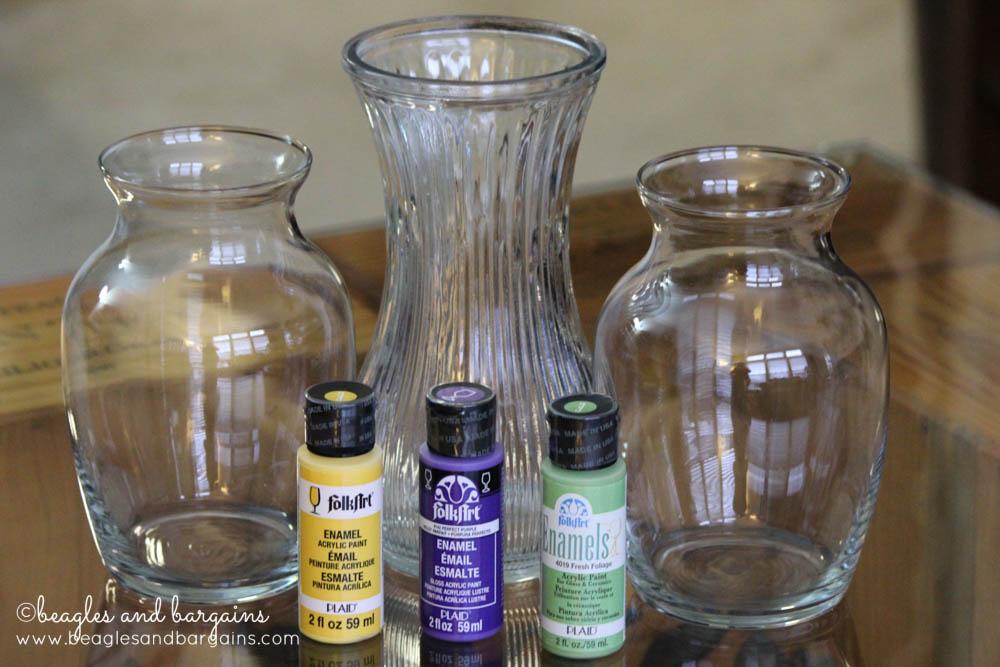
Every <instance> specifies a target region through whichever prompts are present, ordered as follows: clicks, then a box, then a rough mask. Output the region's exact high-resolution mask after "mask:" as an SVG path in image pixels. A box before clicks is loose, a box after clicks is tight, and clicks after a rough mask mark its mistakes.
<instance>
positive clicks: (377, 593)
mask: <svg viewBox="0 0 1000 667" xmlns="http://www.w3.org/2000/svg"><path fill="white" fill-rule="evenodd" d="M305 414H306V444H305V445H303V446H302V447H300V448H299V455H298V504H299V511H298V522H299V526H298V529H299V630H300V631H301V632H302V634H304V635H305V636H307V637H309V638H310V639H315V640H316V641H320V642H325V643H328V644H349V643H353V642H357V641H361V640H364V639H368V638H369V637H373V636H375V635H377V634H378V633H379V632H380V631H381V630H382V448H381V447H378V446H377V445H376V444H375V394H374V392H373V391H372V389H371V387H368V386H367V385H364V384H361V383H359V382H346V381H338V382H324V383H321V384H317V385H313V386H312V387H309V389H307V390H306V407H305Z"/></svg>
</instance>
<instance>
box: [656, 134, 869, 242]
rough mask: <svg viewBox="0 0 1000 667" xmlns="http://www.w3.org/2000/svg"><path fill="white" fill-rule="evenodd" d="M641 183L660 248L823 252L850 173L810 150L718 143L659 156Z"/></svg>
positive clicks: (845, 192)
mask: <svg viewBox="0 0 1000 667" xmlns="http://www.w3.org/2000/svg"><path fill="white" fill-rule="evenodd" d="M637 184H638V188H639V195H640V196H641V198H642V201H643V204H644V205H645V206H646V209H647V211H648V212H649V214H650V216H651V217H652V219H653V226H654V229H655V233H654V240H653V248H654V251H655V252H667V253H676V252H684V251H688V250H698V249H703V248H720V247H723V248H724V247H748V246H757V247H768V248H777V249H781V250H784V251H788V252H797V253H805V254H822V253H825V252H829V251H830V226H831V225H832V223H833V216H834V215H835V214H836V212H837V210H838V209H839V208H840V205H841V204H842V203H843V201H844V199H845V197H846V196H847V191H848V189H849V187H850V176H849V175H848V174H847V171H846V170H845V169H844V168H843V167H841V166H840V165H837V164H835V163H833V162H830V161H829V160H826V159H824V158H822V157H819V156H815V155H810V154H808V153H799V152H795V151H788V150H784V149H777V148H759V147H755V146H716V147H710V148H698V149H693V150H690V151H684V152H681V153H675V154H672V155H666V156H663V157H660V158H656V159H655V160H652V161H650V162H648V163H647V164H646V165H644V166H643V167H642V169H640V170H639V175H638V178H637Z"/></svg>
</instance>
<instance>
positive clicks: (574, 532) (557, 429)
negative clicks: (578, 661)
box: [539, 394, 625, 659]
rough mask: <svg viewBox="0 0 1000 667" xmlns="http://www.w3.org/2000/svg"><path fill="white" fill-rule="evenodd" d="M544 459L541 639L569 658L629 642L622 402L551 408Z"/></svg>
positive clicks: (559, 403) (576, 402) (585, 398)
mask: <svg viewBox="0 0 1000 667" xmlns="http://www.w3.org/2000/svg"><path fill="white" fill-rule="evenodd" d="M548 422H549V460H548V461H544V462H543V463H542V569H541V582H540V588H541V606H540V608H539V615H540V617H541V633H542V646H543V647H544V648H545V649H546V650H547V651H549V652H551V653H554V654H555V655H559V656H562V657H566V658H584V659H587V658H589V659H593V658H600V657H603V656H607V655H610V654H612V653H614V652H615V651H617V650H618V649H619V648H621V646H622V644H624V643H625V464H624V462H623V461H621V460H620V459H619V458H618V405H617V404H616V403H615V402H614V400H612V399H611V398H609V397H607V396H603V395H601V394H574V395H570V396H564V397H562V398H560V399H557V400H556V401H554V402H553V403H552V405H551V406H550V407H549V411H548Z"/></svg>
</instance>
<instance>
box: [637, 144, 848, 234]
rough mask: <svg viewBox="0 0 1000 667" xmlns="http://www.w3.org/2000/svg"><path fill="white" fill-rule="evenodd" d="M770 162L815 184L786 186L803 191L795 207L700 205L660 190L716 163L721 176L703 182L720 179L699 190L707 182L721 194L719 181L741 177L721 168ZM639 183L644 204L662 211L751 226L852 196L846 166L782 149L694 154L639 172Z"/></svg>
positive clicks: (707, 149)
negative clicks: (687, 170) (677, 173)
mask: <svg viewBox="0 0 1000 667" xmlns="http://www.w3.org/2000/svg"><path fill="white" fill-rule="evenodd" d="M765 161H767V162H770V163H772V164H775V165H779V166H783V167H785V168H787V169H788V171H789V175H791V174H795V173H796V170H797V169H801V173H800V174H798V175H799V176H801V177H803V178H810V179H811V180H810V181H809V182H808V183H806V182H805V181H801V182H795V181H793V180H792V179H791V178H788V180H787V181H783V183H784V184H787V185H789V186H792V185H797V186H803V187H799V188H798V189H797V190H796V192H797V194H798V195H799V196H798V198H797V199H796V200H795V201H789V202H787V203H784V202H783V203H781V204H779V205H765V206H753V207H750V206H745V205H739V204H738V203H737V204H736V205H733V203H732V202H733V201H735V199H736V198H735V197H723V198H712V197H706V198H705V199H704V200H703V201H707V202H708V203H696V202H692V201H689V198H690V197H689V196H690V188H688V190H686V191H684V192H681V191H679V190H670V189H667V188H664V187H660V186H659V184H658V183H657V182H656V178H657V177H658V176H661V175H662V174H665V173H667V172H668V171H670V170H672V169H681V168H683V167H685V166H689V165H691V164H692V163H695V162H697V163H705V162H715V163H719V164H720V169H719V171H718V172H710V171H705V172H704V173H702V174H700V175H701V176H708V175H710V174H712V175H714V176H715V178H714V179H712V178H708V179H704V180H703V181H702V182H701V183H699V185H704V184H705V182H706V181H712V183H711V185H713V186H714V187H716V188H718V185H716V184H717V183H718V181H719V180H727V179H726V178H725V177H726V176H736V175H737V174H736V172H727V171H726V170H725V169H724V168H721V163H728V164H727V165H726V166H732V165H733V164H734V163H737V162H739V163H742V164H743V165H749V164H751V163H754V162H756V163H763V162H765ZM689 180H693V179H689ZM735 180H737V179H729V180H727V185H728V184H729V183H730V182H731V181H735ZM635 182H636V188H637V189H638V191H639V195H640V197H642V199H643V201H644V202H647V203H652V204H656V205H658V206H662V207H663V208H666V209H668V210H671V211H674V212H676V213H679V214H681V215H685V216H694V217H699V218H710V219H716V220H745V219H748V218H749V219H761V220H775V221H779V220H782V219H786V218H796V217H800V216H802V215H807V214H809V213H812V212H814V211H818V210H821V209H828V208H830V207H833V206H839V204H840V203H842V202H843V200H844V198H845V197H847V194H848V192H849V191H850V188H851V175H850V173H849V172H848V171H847V169H846V168H845V167H843V166H842V165H840V164H838V163H837V162H834V161H833V160H830V159H828V158H826V157H823V156H822V155H818V154H816V153H810V152H807V151H799V150H794V149H789V148H780V147H776V146H761V145H720V146H701V147H697V148H688V149H684V150H680V151H675V152H673V153H667V154H664V155H661V156H659V157H655V158H653V159H652V160H650V161H649V162H647V163H646V164H644V165H643V166H642V167H640V168H639V171H638V173H637V174H636V180H635ZM736 185H737V187H740V185H742V184H738V183H737V184H736ZM803 193H804V194H803ZM730 194H731V193H730ZM717 199H718V201H719V202H728V203H715V202H716V200H717Z"/></svg>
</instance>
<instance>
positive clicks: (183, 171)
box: [97, 125, 312, 196]
mask: <svg viewBox="0 0 1000 667" xmlns="http://www.w3.org/2000/svg"><path fill="white" fill-rule="evenodd" d="M97 162H98V164H99V165H100V167H101V172H102V173H103V174H104V178H105V180H107V181H108V183H109V185H114V186H118V187H120V188H121V189H123V190H125V191H128V192H134V191H143V192H154V193H162V194H176V195H185V194H186V195H213V194H215V195H228V196H241V195H245V194H252V193H255V192H259V191H269V190H273V189H275V188H278V187H281V186H285V185H287V184H290V183H297V182H301V181H302V179H304V178H305V176H306V174H307V173H308V172H309V169H310V167H311V166H312V151H310V150H309V148H308V147H307V146H306V145H305V144H304V143H302V142H301V141H298V140H297V139H294V138H292V137H290V136H288V135H283V134H276V133H272V132H268V131H266V130H258V129H253V128H247V127H236V126H229V125H192V126H184V127H168V128H163V129H159V130H150V131H148V132H140V133H139V134H133V135H132V136H129V137H125V138H124V139H121V140H119V141H116V142H115V143H113V144H111V145H110V146H108V147H107V148H105V149H104V150H103V151H102V152H101V155H100V157H99V158H98V160H97Z"/></svg>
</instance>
